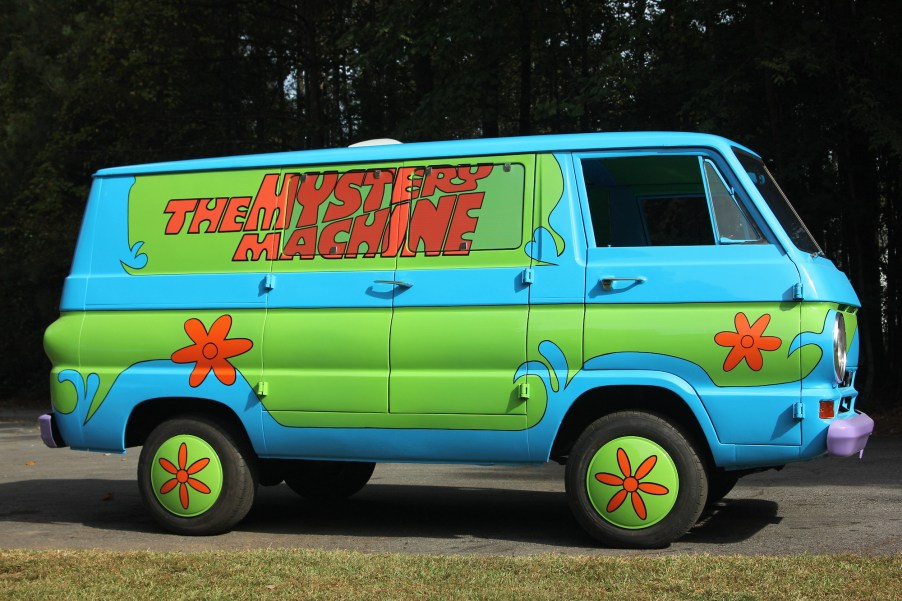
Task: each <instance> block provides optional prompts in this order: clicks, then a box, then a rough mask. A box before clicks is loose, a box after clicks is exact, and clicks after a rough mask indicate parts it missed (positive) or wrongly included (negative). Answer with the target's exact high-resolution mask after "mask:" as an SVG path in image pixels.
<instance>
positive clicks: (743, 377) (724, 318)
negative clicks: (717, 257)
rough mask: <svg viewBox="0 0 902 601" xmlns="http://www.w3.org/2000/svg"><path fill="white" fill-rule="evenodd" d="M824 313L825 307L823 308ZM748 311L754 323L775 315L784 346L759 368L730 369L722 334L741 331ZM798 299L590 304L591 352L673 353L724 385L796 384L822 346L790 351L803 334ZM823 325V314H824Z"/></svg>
mask: <svg viewBox="0 0 902 601" xmlns="http://www.w3.org/2000/svg"><path fill="white" fill-rule="evenodd" d="M820 311H821V315H823V311H824V310H823V307H822V308H821V309H820ZM738 312H743V313H745V315H746V316H747V318H748V320H749V322H750V323H755V322H756V320H758V319H760V318H761V316H763V315H765V314H766V315H769V316H770V323H769V324H768V326H767V328H766V329H765V331H764V335H766V336H775V337H779V338H780V340H781V344H780V347H779V348H777V349H776V350H773V351H761V356H762V359H763V366H762V368H761V369H760V370H759V371H755V370H753V369H752V368H751V367H750V366H749V364H748V362H747V361H741V362H740V363H739V364H738V365H736V366H735V367H733V368H732V369H730V370H729V371H725V369H724V363H725V360H726V358H727V355H728V354H729V353H730V348H729V347H724V346H720V345H718V344H717V343H716V342H715V341H714V336H715V335H716V334H717V333H719V332H735V331H736V326H735V319H736V314H737V313H738ZM799 318H800V314H799V304H798V303H750V304H739V303H729V304H692V305H590V306H588V307H587V308H586V339H585V355H586V357H587V358H591V357H597V356H600V355H605V354H608V353H618V352H637V353H657V354H661V355H670V356H673V357H679V358H681V359H685V360H687V361H691V362H692V363H695V364H696V365H698V366H700V367H701V368H702V369H704V370H705V371H706V372H707V373H708V375H709V376H711V379H712V380H713V382H714V383H715V384H716V385H718V386H762V385H767V384H782V383H785V382H796V381H798V380H799V379H800V374H808V373H811V371H812V370H813V369H814V367H815V365H817V362H818V361H819V360H820V356H821V352H820V348H819V347H817V346H815V345H806V346H804V347H802V348H801V349H798V350H797V351H796V352H794V353H792V354H789V352H788V351H789V346H790V344H791V343H792V341H793V340H794V339H795V337H796V335H797V334H798V333H799ZM821 319H822V321H821V325H819V326H818V327H819V329H820V328H822V327H823V317H822V318H821Z"/></svg>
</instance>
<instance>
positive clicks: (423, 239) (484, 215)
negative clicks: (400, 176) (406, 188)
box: [403, 163, 525, 256]
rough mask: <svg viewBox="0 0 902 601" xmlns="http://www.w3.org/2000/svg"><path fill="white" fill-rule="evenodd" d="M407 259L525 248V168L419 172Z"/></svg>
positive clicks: (444, 168) (466, 166) (448, 167)
mask: <svg viewBox="0 0 902 601" xmlns="http://www.w3.org/2000/svg"><path fill="white" fill-rule="evenodd" d="M412 181H413V182H414V186H412V187H411V197H412V199H411V201H410V202H411V210H410V218H409V221H408V225H407V232H406V243H405V249H404V253H403V255H404V256H410V255H412V254H421V255H425V256H436V255H439V254H443V255H467V254H469V253H470V252H471V251H473V252H475V251H480V250H511V249H516V248H519V247H520V245H521V244H522V243H523V240H522V238H523V234H522V232H523V204H524V184H525V168H524V166H523V165H522V164H518V163H503V164H493V163H481V164H473V165H469V164H453V165H432V166H428V167H421V168H418V169H417V170H416V176H415V178H413V179H412Z"/></svg>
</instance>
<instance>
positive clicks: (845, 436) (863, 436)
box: [827, 413, 874, 457]
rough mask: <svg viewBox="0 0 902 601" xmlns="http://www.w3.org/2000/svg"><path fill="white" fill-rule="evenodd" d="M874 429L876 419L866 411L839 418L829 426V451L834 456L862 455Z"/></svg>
mask: <svg viewBox="0 0 902 601" xmlns="http://www.w3.org/2000/svg"><path fill="white" fill-rule="evenodd" d="M873 431H874V420H872V419H871V418H870V417H869V416H868V415H867V414H865V413H859V414H858V415H856V416H855V417H852V418H850V419H838V420H836V421H834V422H833V423H831V424H830V427H829V428H827V452H828V453H830V454H831V455H833V456H834V457H849V456H851V455H855V454H856V453H858V455H859V456H860V455H861V454H862V453H863V452H864V447H865V445H866V444H867V443H868V437H869V436H870V435H871V433H872V432H873Z"/></svg>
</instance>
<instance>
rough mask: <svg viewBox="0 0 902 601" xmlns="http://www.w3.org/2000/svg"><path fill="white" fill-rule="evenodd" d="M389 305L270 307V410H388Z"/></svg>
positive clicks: (265, 356)
mask: <svg viewBox="0 0 902 601" xmlns="http://www.w3.org/2000/svg"><path fill="white" fill-rule="evenodd" d="M391 319H392V315H391V308H385V309H305V310H295V309H272V310H270V311H269V313H268V315H267V321H266V344H265V345H263V365H264V366H265V369H264V375H263V379H264V380H265V381H266V382H267V383H268V385H269V391H268V394H267V396H266V397H264V398H263V404H264V406H265V407H266V408H267V409H268V410H270V411H326V412H340V413H346V412H355V413H356V412H359V413H362V414H372V413H386V412H388V374H389V371H388V368H389V364H388V338H389V329H390V326H391Z"/></svg>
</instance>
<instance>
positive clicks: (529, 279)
mask: <svg viewBox="0 0 902 601" xmlns="http://www.w3.org/2000/svg"><path fill="white" fill-rule="evenodd" d="M522 280H523V284H524V285H526V286H528V285H530V284H533V283H535V281H536V272H535V271H534V270H533V269H532V267H527V268H526V269H524V270H523V275H522Z"/></svg>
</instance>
